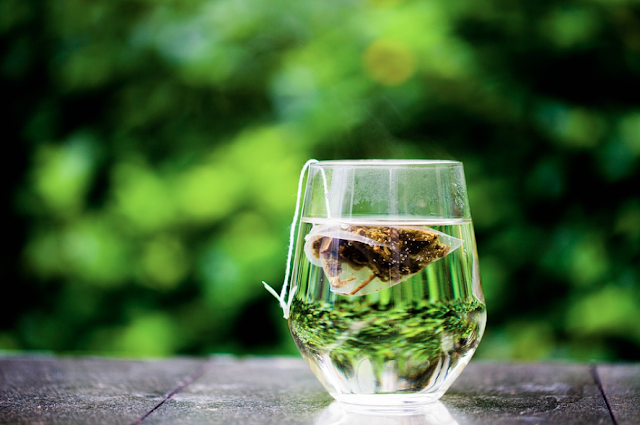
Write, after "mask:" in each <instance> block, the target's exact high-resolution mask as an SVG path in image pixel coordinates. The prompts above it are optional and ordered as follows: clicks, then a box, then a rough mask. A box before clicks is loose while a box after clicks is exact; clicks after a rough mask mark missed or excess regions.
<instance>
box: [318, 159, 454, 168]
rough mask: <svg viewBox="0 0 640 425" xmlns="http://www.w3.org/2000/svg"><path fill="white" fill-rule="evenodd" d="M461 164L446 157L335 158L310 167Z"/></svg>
mask: <svg viewBox="0 0 640 425" xmlns="http://www.w3.org/2000/svg"><path fill="white" fill-rule="evenodd" d="M434 165H442V166H461V165H462V161H455V160H448V159H336V160H327V161H318V162H315V163H313V164H311V165H310V166H311V167H325V166H326V167H388V166H434Z"/></svg>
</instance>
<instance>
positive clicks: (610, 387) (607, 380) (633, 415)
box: [596, 364, 640, 425]
mask: <svg viewBox="0 0 640 425" xmlns="http://www.w3.org/2000/svg"><path fill="white" fill-rule="evenodd" d="M596 373H597V378H598V379H599V380H600V383H601V385H602V391H603V393H604V394H605V396H606V398H607V401H608V403H609V406H610V407H611V413H612V415H613V417H614V418H615V421H616V422H615V423H616V424H617V425H637V424H640V365H638V364H635V365H630V364H618V365H602V366H598V367H596Z"/></svg>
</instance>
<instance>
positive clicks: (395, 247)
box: [304, 222, 462, 295]
mask: <svg viewBox="0 0 640 425" xmlns="http://www.w3.org/2000/svg"><path fill="white" fill-rule="evenodd" d="M305 240H306V242H305V246H304V251H305V254H306V256H307V258H308V259H309V261H310V262H311V263H312V264H314V265H316V266H318V267H322V268H323V270H324V272H325V274H326V276H327V278H328V280H329V283H330V284H331V291H333V292H336V293H339V294H344V295H366V294H371V293H373V292H377V291H380V290H383V289H386V288H389V287H391V286H393V285H396V284H398V283H400V282H402V281H404V280H406V279H408V278H410V277H411V276H413V275H415V274H416V273H418V272H420V271H421V270H422V269H424V268H425V267H426V266H428V265H429V264H431V263H433V262H434V261H438V260H439V259H441V258H443V257H445V256H446V255H448V254H450V253H451V252H453V251H454V250H456V249H457V248H459V247H460V246H461V245H462V240H461V239H457V238H454V237H452V236H449V235H447V234H445V233H442V232H438V231H437V230H434V229H431V228H428V227H413V226H369V225H356V224H345V223H335V222H332V223H327V224H322V225H316V226H315V227H314V228H313V229H312V230H311V232H309V234H308V235H307V236H306V237H305Z"/></svg>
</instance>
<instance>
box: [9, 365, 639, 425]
mask: <svg viewBox="0 0 640 425" xmlns="http://www.w3.org/2000/svg"><path fill="white" fill-rule="evenodd" d="M603 394H604V395H605V396H606V397H607V400H608V402H609V406H610V407H611V408H610V409H609V408H608V406H607V403H606V402H605V398H604V397H603ZM614 418H615V421H616V422H614ZM4 423H6V424H9V423H11V424H86V423H91V424H132V425H133V424H142V425H149V424H230V425H234V424H242V425H251V424H266V425H270V424H290V425H360V424H362V425H378V424H380V425H383V424H384V425H388V424H390V425H478V424H531V425H534V424H539V425H543V424H568V425H571V424H614V425H617V424H619V425H627V424H637V423H640V365H637V364H636V365H602V366H597V367H596V366H589V365H576V364H557V363H555V364H498V363H487V362H471V364H470V365H469V366H468V367H467V368H466V369H465V370H464V371H463V373H462V375H461V376H460V378H458V380H457V381H456V382H455V383H454V385H453V386H452V387H451V389H450V390H449V392H448V393H447V394H446V395H445V396H444V397H443V398H442V402H439V403H434V404H433V405H432V406H430V408H429V409H428V410H426V411H425V412H423V413H422V414H420V415H414V416H395V417H388V416H386V417H385V416H363V415H354V414H348V413H346V412H344V411H343V410H342V408H341V407H340V406H339V405H338V404H337V403H335V402H333V399H332V398H331V397H330V396H329V395H328V394H327V393H326V392H325V390H324V388H323V387H322V386H321V385H320V383H319V382H318V381H317V380H316V378H315V377H314V376H313V375H312V374H311V372H310V370H309V368H308V367H307V365H306V363H304V362H303V361H302V360H301V359H300V358H297V357H293V358H287V357H275V358H253V357H249V358H235V357H223V356H214V357H212V358H210V359H207V358H172V359H156V360H151V359H149V360H116V359H106V358H88V357H73V358H65V357H52V356H51V357H47V356H36V357H5V358H0V424H4Z"/></svg>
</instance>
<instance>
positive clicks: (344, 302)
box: [285, 160, 486, 414]
mask: <svg viewBox="0 0 640 425" xmlns="http://www.w3.org/2000/svg"><path fill="white" fill-rule="evenodd" d="M294 252H295V256H294V259H293V268H292V273H291V279H290V282H288V283H289V288H292V289H291V291H292V292H291V294H290V297H291V298H290V301H289V305H288V306H287V310H288V311H286V312H285V317H287V316H288V324H289V329H290V331H291V335H292V337H293V339H294V341H295V343H296V345H297V347H298V349H299V350H300V353H301V354H302V357H303V358H304V359H305V360H306V362H307V363H308V364H309V366H310V367H311V370H312V371H313V373H314V374H315V375H316V377H317V378H318V379H319V380H320V382H321V383H322V384H323V385H324V387H325V388H326V389H327V391H328V392H329V393H330V394H331V396H333V397H334V398H335V399H336V400H337V401H338V402H340V403H341V404H342V406H343V407H344V408H345V410H349V411H352V412H357V413H377V414H395V413H415V412H417V411H420V409H424V408H425V407H426V406H427V405H428V404H430V403H432V402H434V401H436V400H438V399H439V398H440V397H441V396H442V395H443V394H444V393H445V391H446V390H447V389H448V388H449V386H450V385H451V384H452V383H453V381H454V380H455V379H456V378H457V377H458V376H459V374H460V373H461V372H462V369H463V368H464V367H465V366H466V364H467V363H468V362H469V360H470V359H471V356H472V355H473V353H474V352H475V350H476V348H477V346H478V343H479V342H480V339H481V337H482V334H483V332H484V327H485V322H486V309H485V304H484V296H483V292H482V285H481V281H480V273H479V268H478V258H477V250H476V242H475V237H474V232H473V225H472V221H471V214H470V211H469V202H468V198H467V190H466V183H465V179H464V171H463V166H462V163H460V162H456V161H431V160H429V161H427V160H415V161H413V160H412V161H408V160H407V161H390V160H389V161H388V160H375V161H369V160H361V161H324V162H316V163H313V164H310V165H309V168H308V175H307V183H306V189H305V193H304V200H303V203H302V208H301V215H300V224H299V230H298V237H297V239H296V241H295V245H294Z"/></svg>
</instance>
